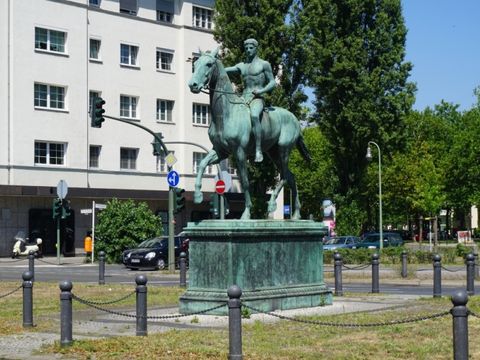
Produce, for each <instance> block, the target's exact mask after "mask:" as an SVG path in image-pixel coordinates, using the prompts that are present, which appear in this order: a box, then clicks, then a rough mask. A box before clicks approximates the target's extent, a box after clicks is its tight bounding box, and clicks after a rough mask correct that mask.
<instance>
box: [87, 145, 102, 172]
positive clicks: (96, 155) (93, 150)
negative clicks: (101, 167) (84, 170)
mask: <svg viewBox="0 0 480 360" xmlns="http://www.w3.org/2000/svg"><path fill="white" fill-rule="evenodd" d="M101 149H102V147H101V146H99V145H90V158H89V164H90V167H91V168H98V164H99V160H100V150H101Z"/></svg>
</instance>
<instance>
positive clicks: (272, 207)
mask: <svg viewBox="0 0 480 360" xmlns="http://www.w3.org/2000/svg"><path fill="white" fill-rule="evenodd" d="M275 210H277V203H276V202H274V203H268V212H274V211H275Z"/></svg>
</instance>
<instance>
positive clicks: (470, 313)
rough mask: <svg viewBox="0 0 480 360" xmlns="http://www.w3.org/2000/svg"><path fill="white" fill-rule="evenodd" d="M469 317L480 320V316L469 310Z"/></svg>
mask: <svg viewBox="0 0 480 360" xmlns="http://www.w3.org/2000/svg"><path fill="white" fill-rule="evenodd" d="M468 315H472V316H473V317H476V318H477V319H480V315H478V314H477V313H475V312H473V311H472V310H468Z"/></svg>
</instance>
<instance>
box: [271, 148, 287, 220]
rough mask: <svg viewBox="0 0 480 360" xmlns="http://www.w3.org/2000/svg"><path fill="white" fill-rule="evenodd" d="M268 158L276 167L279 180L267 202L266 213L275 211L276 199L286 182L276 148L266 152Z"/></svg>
mask: <svg viewBox="0 0 480 360" xmlns="http://www.w3.org/2000/svg"><path fill="white" fill-rule="evenodd" d="M268 156H269V157H270V159H271V160H272V161H273V163H274V164H275V166H276V167H277V170H278V172H279V173H280V180H279V181H278V183H277V185H276V186H275V189H274V190H273V192H272V195H271V196H270V200H269V201H268V212H269V213H272V212H274V211H275V210H277V197H278V194H279V193H280V191H281V190H282V188H283V187H284V186H285V183H286V180H285V177H284V174H283V171H282V164H281V161H280V159H279V156H278V148H277V147H275V148H272V149H270V150H269V151H268Z"/></svg>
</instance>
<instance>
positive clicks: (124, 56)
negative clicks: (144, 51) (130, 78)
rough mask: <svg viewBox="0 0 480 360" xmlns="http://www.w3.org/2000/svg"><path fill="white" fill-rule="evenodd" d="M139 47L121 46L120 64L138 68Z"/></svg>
mask: <svg viewBox="0 0 480 360" xmlns="http://www.w3.org/2000/svg"><path fill="white" fill-rule="evenodd" d="M137 54H138V46H134V45H126V44H120V63H121V64H122V65H130V66H137Z"/></svg>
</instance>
